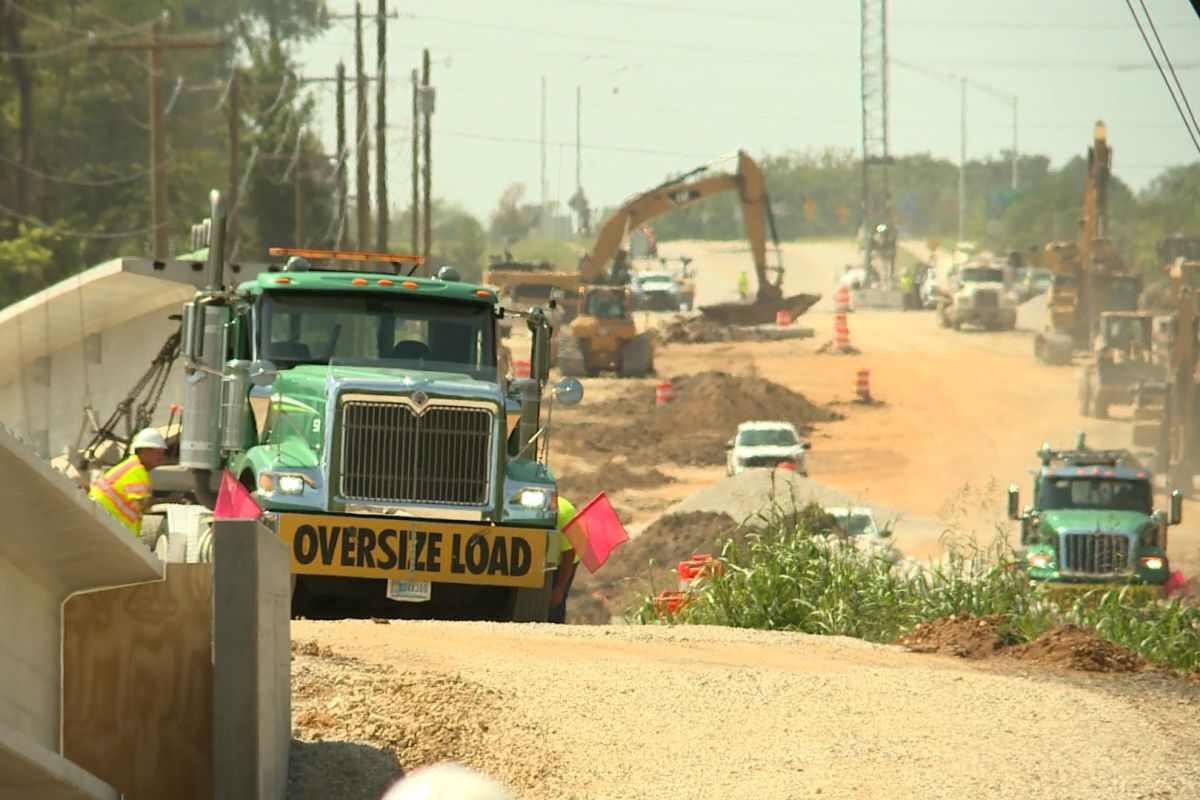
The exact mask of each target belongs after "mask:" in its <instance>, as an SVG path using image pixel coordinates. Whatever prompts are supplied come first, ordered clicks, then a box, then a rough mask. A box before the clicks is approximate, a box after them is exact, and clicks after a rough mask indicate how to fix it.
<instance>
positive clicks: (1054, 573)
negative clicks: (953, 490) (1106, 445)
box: [1008, 434, 1183, 589]
mask: <svg viewBox="0 0 1200 800" xmlns="http://www.w3.org/2000/svg"><path fill="white" fill-rule="evenodd" d="M1038 457H1039V458H1040V460H1041V466H1040V467H1039V468H1038V469H1037V470H1035V471H1034V476H1035V477H1034V484H1033V501H1032V502H1031V503H1030V504H1029V505H1027V506H1025V507H1024V509H1022V508H1021V505H1020V495H1019V491H1018V489H1017V487H1016V486H1012V487H1010V488H1009V490H1008V514H1009V517H1011V518H1012V519H1015V520H1019V521H1020V523H1021V536H1020V542H1021V549H1020V551H1019V552H1020V557H1021V560H1022V562H1023V566H1024V568H1025V570H1026V571H1027V573H1028V575H1029V577H1030V579H1031V580H1033V581H1034V582H1038V583H1046V584H1054V585H1069V586H1074V587H1076V588H1081V589H1086V588H1089V587H1092V586H1103V585H1106V584H1114V585H1120V584H1135V585H1143V586H1150V587H1155V588H1161V587H1162V586H1163V584H1164V583H1166V581H1167V578H1168V577H1169V575H1170V570H1169V565H1168V562H1167V528H1168V527H1169V526H1170V525H1177V524H1179V522H1180V520H1181V517H1182V508H1183V498H1182V496H1181V495H1180V493H1179V492H1172V493H1171V496H1170V512H1169V513H1166V512H1163V511H1160V510H1156V509H1155V508H1154V488H1153V477H1152V475H1151V474H1150V472H1149V471H1148V470H1146V469H1144V468H1142V467H1141V466H1140V465H1139V464H1137V463H1136V462H1134V460H1133V459H1132V457H1131V456H1130V454H1129V453H1128V451H1125V450H1092V449H1090V448H1088V447H1087V445H1086V443H1085V441H1084V437H1083V435H1082V434H1081V435H1080V436H1079V440H1078V442H1077V444H1076V446H1075V448H1074V449H1071V450H1052V449H1051V448H1050V446H1049V445H1043V446H1042V449H1041V450H1039V451H1038Z"/></svg>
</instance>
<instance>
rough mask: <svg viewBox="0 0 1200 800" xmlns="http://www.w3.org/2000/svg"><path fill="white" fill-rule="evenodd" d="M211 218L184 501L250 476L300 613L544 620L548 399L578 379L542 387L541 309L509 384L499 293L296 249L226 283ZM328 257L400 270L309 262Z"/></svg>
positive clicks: (191, 338)
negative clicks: (226, 475)
mask: <svg viewBox="0 0 1200 800" xmlns="http://www.w3.org/2000/svg"><path fill="white" fill-rule="evenodd" d="M222 216H223V213H222V209H221V208H220V202H219V198H214V213H213V220H214V225H213V228H212V229H213V232H214V240H213V242H212V243H211V247H210V259H209V268H210V270H211V271H212V276H211V278H210V281H209V283H210V287H209V289H208V290H207V291H202V292H200V293H198V294H197V296H196V297H195V299H194V300H193V301H192V302H189V303H187V304H186V306H185V308H184V313H183V328H182V344H181V350H182V355H183V358H184V361H185V365H186V367H185V372H186V375H187V387H186V393H185V404H184V415H183V425H182V431H181V435H180V442H179V451H180V457H179V466H180V468H184V469H188V470H190V471H191V473H192V475H193V476H194V479H195V494H196V497H197V499H198V500H199V501H200V502H202V503H204V504H205V505H209V506H210V507H211V505H212V501H213V497H212V487H213V486H214V484H215V476H217V475H219V474H221V473H222V471H223V470H228V471H229V472H230V473H231V474H232V475H233V476H234V477H235V478H236V479H237V480H238V481H239V482H240V483H241V484H242V485H244V486H245V487H246V488H247V489H249V490H250V491H251V492H253V494H254V496H255V498H256V500H257V501H258V503H259V504H260V505H261V506H262V508H263V509H264V510H265V516H264V519H265V521H266V523H267V524H268V525H269V526H271V527H272V528H273V529H274V530H276V531H277V532H278V534H279V536H280V538H281V539H282V540H283V541H284V542H285V543H286V544H287V546H288V548H289V550H290V552H291V560H292V571H293V574H294V575H295V577H296V580H295V586H294V590H293V612H294V613H296V614H298V615H303V616H308V617H314V618H329V617H343V616H358V617H362V616H384V617H396V616H420V617H438V618H452V619H453V618H462V619H494V620H529V621H537V620H544V619H545V618H546V614H547V611H548V608H549V594H550V588H551V580H552V576H553V570H554V568H555V567H556V565H557V563H558V558H559V550H560V547H559V536H560V534H558V533H557V531H556V530H555V517H556V511H557V491H556V484H555V479H554V475H553V474H552V473H551V471H550V469H549V468H548V466H547V464H546V462H545V456H546V452H547V451H546V441H547V429H546V426H545V424H544V422H543V419H544V417H545V416H546V414H545V410H544V409H543V404H544V398H545V397H546V396H547V395H551V396H555V395H556V396H557V398H558V400H559V402H565V403H572V402H578V400H579V398H580V396H581V394H582V387H580V385H579V384H578V382H577V381H574V380H569V381H564V382H563V383H561V384H559V385H558V386H557V387H553V388H552V387H550V386H548V385H547V379H548V375H549V345H550V340H551V329H550V325H549V323H548V322H547V320H546V318H545V316H544V315H543V314H542V313H541V312H540V311H539V310H537V309H533V310H532V311H530V312H528V313H524V314H522V315H520V316H521V318H522V319H523V320H524V321H525V322H526V323H527V324H528V326H529V328H530V330H531V333H532V348H531V352H530V355H529V360H530V364H531V377H529V378H523V379H511V380H510V379H507V378H506V376H505V374H504V372H505V369H504V364H503V363H501V361H502V358H501V357H500V356H499V353H500V352H501V348H500V346H499V341H498V339H499V337H498V335H497V322H498V320H499V319H500V318H501V317H502V316H504V315H505V312H504V310H503V309H502V307H501V306H500V305H499V304H498V301H497V298H496V294H495V292H494V291H493V290H491V289H489V288H487V287H484V286H479V285H475V284H470V283H465V282H462V281H460V280H458V276H457V275H456V274H455V272H454V271H453V270H451V269H446V268H443V269H442V270H440V271H439V274H438V276H437V277H415V276H410V275H408V274H406V272H411V271H412V270H413V269H414V268H415V267H416V264H412V263H408V262H409V261H410V260H408V259H405V258H404V257H393V256H384V255H382V254H362V253H343V254H334V253H326V252H318V251H290V250H273V251H272V254H273V255H277V256H281V257H282V256H291V258H289V259H288V261H287V262H286V264H284V265H282V266H281V267H279V268H278V269H277V270H275V271H269V272H264V273H262V274H260V275H258V276H257V277H256V278H255V279H254V280H252V281H248V282H245V283H242V284H241V285H239V286H237V287H236V288H235V289H232V290H227V289H222V288H221V286H222V280H221V269H222V265H221V256H220V253H221V249H222V244H223V243H222V242H221V241H220V240H221V238H222V235H221V228H222V226H221V225H220V224H217V223H218V222H219V220H220V218H221V217H222ZM337 258H342V259H345V258H350V259H353V260H356V261H369V260H377V261H385V262H386V261H391V262H393V266H395V267H397V269H394V270H392V271H390V272H371V271H363V270H361V269H360V270H356V271H342V270H340V269H337V270H321V269H317V268H316V266H315V263H317V262H318V261H319V260H322V259H331V260H336V259H337ZM363 266H364V267H366V265H363Z"/></svg>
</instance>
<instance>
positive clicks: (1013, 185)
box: [1012, 94, 1018, 192]
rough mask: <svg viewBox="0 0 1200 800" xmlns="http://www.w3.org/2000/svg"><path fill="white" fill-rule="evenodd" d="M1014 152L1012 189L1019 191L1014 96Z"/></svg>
mask: <svg viewBox="0 0 1200 800" xmlns="http://www.w3.org/2000/svg"><path fill="white" fill-rule="evenodd" d="M1012 103H1013V152H1012V161H1013V165H1012V172H1013V174H1012V188H1013V191H1014V192H1016V191H1017V185H1018V183H1017V96H1016V95H1015V94H1014V95H1013V99H1012Z"/></svg>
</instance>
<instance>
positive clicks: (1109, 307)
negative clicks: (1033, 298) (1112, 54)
mask: <svg viewBox="0 0 1200 800" xmlns="http://www.w3.org/2000/svg"><path fill="white" fill-rule="evenodd" d="M1111 168H1112V149H1111V148H1110V147H1109V146H1108V132H1107V129H1106V128H1105V125H1104V123H1103V122H1097V123H1096V126H1095V130H1094V133H1093V142H1092V146H1091V147H1090V148H1089V149H1088V157H1087V173H1086V176H1085V178H1084V189H1083V209H1082V214H1081V217H1080V221H1079V235H1078V239H1077V241H1075V242H1053V243H1051V244H1048V245H1046V247H1045V252H1044V255H1043V265H1044V266H1045V267H1047V268H1049V269H1050V271H1051V279H1050V291H1049V295H1048V303H1047V308H1046V324H1045V327H1044V329H1043V330H1042V331H1041V332H1040V333H1038V334H1037V336H1036V337H1035V338H1034V354H1035V355H1036V356H1037V357H1038V359H1039V360H1041V361H1043V362H1046V363H1048V364H1070V363H1071V359H1072V357H1073V355H1074V353H1075V352H1076V351H1079V350H1084V351H1086V350H1087V349H1088V348H1089V346H1090V344H1091V341H1092V339H1093V337H1094V336H1095V334H1096V327H1097V325H1098V323H1099V320H1100V313H1101V312H1103V311H1133V310H1136V309H1137V301H1138V296H1139V295H1140V294H1141V291H1142V279H1141V274H1140V272H1139V271H1138V270H1136V269H1135V268H1133V267H1132V266H1131V265H1128V264H1126V263H1125V262H1124V261H1123V260H1122V259H1121V257H1120V256H1119V255H1118V254H1117V252H1116V250H1115V248H1114V247H1113V244H1112V241H1111V240H1110V239H1109V238H1108V181H1109V178H1110V176H1111Z"/></svg>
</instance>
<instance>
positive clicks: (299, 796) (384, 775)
mask: <svg viewBox="0 0 1200 800" xmlns="http://www.w3.org/2000/svg"><path fill="white" fill-rule="evenodd" d="M309 653H313V654H315V655H308V654H309ZM511 706H512V704H511V703H510V702H508V700H507V698H505V697H504V696H503V695H502V693H500V692H498V691H496V690H494V689H490V688H487V687H484V686H482V685H480V684H476V683H473V682H471V681H468V680H465V679H463V678H462V676H460V675H447V674H442V673H437V672H426V671H422V670H419V669H413V668H411V667H408V666H406V667H405V668H404V669H403V670H396V669H392V668H391V667H386V666H381V665H377V664H370V663H364V662H361V661H357V660H354V659H346V658H341V657H339V656H337V655H335V654H333V653H332V652H331V651H329V650H328V648H322V647H321V646H320V645H319V644H318V643H316V642H305V643H299V644H298V645H297V646H294V647H293V661H292V728H293V735H294V736H295V738H296V739H297V740H298V741H297V742H296V743H295V745H294V747H293V754H294V756H295V757H294V758H293V759H292V766H291V776H290V780H289V793H288V797H289V798H292V800H317V798H326V797H342V798H352V799H354V800H357V798H360V797H361V798H363V799H364V800H366V798H371V800H375V798H378V797H379V796H380V793H381V792H382V788H380V787H384V788H386V786H387V785H389V784H390V783H391V782H392V781H394V780H395V779H396V778H398V777H400V776H401V775H403V774H404V773H406V772H409V771H411V770H413V769H416V768H417V767H420V766H424V765H426V764H433V763H436V762H439V761H458V762H460V763H463V764H468V765H470V766H473V767H476V768H478V769H480V770H483V771H484V772H486V773H488V774H490V775H493V776H495V777H496V778H497V779H499V780H501V781H504V782H506V783H507V784H509V785H510V786H512V787H513V788H514V789H516V790H517V791H518V792H520V791H521V790H522V789H524V788H529V787H532V786H536V785H537V783H538V782H539V781H541V780H542V779H544V778H545V777H546V775H547V774H549V773H550V771H551V769H552V768H551V766H550V765H547V764H546V763H545V762H544V759H536V758H530V759H529V760H527V761H525V762H522V763H514V762H513V761H511V760H510V761H502V760H500V759H498V758H497V757H496V756H495V753H496V752H497V751H498V750H499V749H501V748H498V747H497V742H496V741H495V739H496V738H498V737H512V736H515V735H520V734H518V733H516V732H515V730H517V729H520V728H521V727H522V726H523V725H524V723H523V722H522V721H521V720H520V719H516V718H513V717H512V716H511V712H510V711H509V710H508V709H509V708H511ZM318 744H319V745H320V746H317V745H318ZM335 763H336V764H337V766H336V768H333V769H331V768H329V767H330V766H331V765H333V764H335ZM347 766H349V767H350V768H351V771H352V772H354V773H355V775H356V781H355V782H353V783H350V782H347V781H346V774H347V773H346V767H347Z"/></svg>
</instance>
